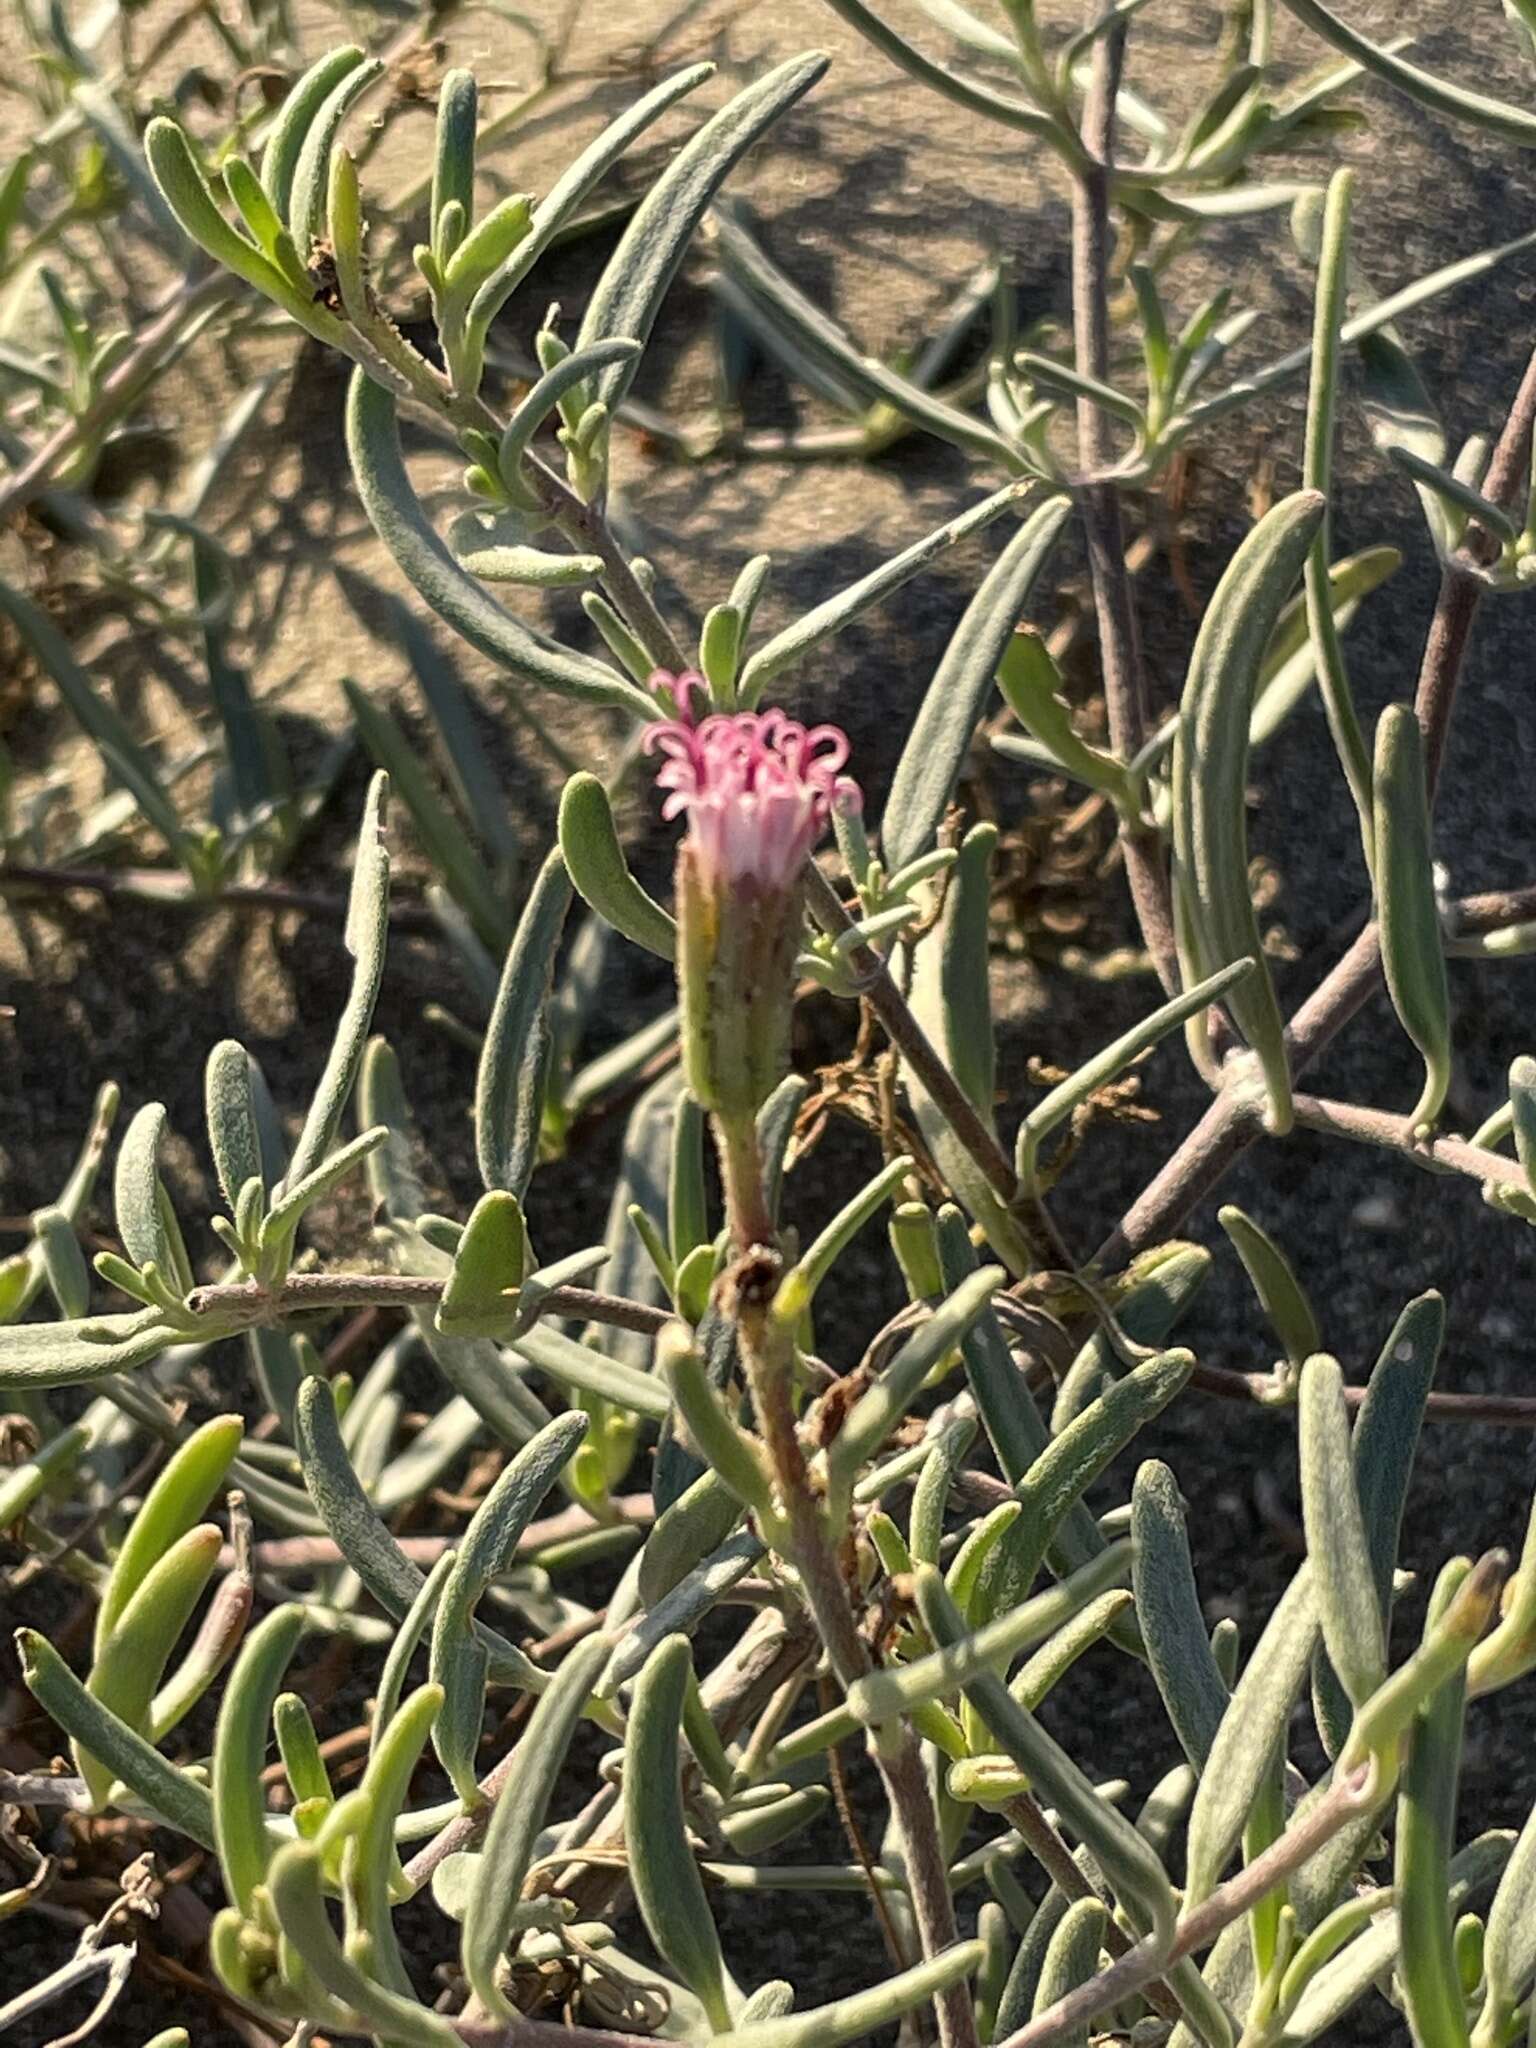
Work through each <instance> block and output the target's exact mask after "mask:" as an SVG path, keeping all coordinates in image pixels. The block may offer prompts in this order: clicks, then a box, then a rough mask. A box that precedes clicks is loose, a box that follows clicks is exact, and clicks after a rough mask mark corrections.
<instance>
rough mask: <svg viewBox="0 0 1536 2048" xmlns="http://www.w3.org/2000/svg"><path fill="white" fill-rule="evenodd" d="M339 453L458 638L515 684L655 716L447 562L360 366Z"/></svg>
mask: <svg viewBox="0 0 1536 2048" xmlns="http://www.w3.org/2000/svg"><path fill="white" fill-rule="evenodd" d="M347 450H348V453H349V454H350V456H351V458H352V470H353V474H354V475H355V477H356V478H357V487H358V491H359V494H360V495H361V497H362V500H363V508H364V510H365V511H366V512H367V514H368V517H369V519H370V520H371V521H372V523H373V526H374V528H375V530H376V531H377V533H378V535H379V538H380V539H381V540H382V541H383V543H384V545H385V546H386V547H387V548H388V549H389V552H390V554H391V555H392V556H393V557H394V559H395V563H396V565H397V567H398V568H399V569H400V570H401V571H402V573H403V574H404V575H405V577H406V579H407V581H408V582H410V583H411V584H412V585H413V586H414V588H415V589H416V590H417V591H418V592H419V593H420V595H421V597H422V598H423V599H424V600H425V601H426V603H427V604H428V605H430V606H431V608H432V610H433V611H434V612H436V613H437V615H438V617H439V618H441V619H444V620H446V621H447V623H448V624H449V625H450V626H452V627H453V629H454V631H455V632H456V633H458V634H459V635H460V637H461V638H463V639H465V640H467V641H468V642H469V644H470V646H471V647H474V648H477V649H478V650H479V651H480V653H482V654H486V655H489V656H490V658H491V660H492V661H495V662H498V663H499V664H500V665H501V666H502V667H503V668H505V669H508V670H510V671H511V673H512V674H513V675H514V676H516V677H517V678H518V679H519V680H520V681H522V682H525V683H537V684H539V685H541V686H542V687H543V688H545V689H549V690H555V691H558V692H559V693H560V694H561V695H563V696H567V697H579V698H583V699H585V700H586V701H587V702H589V703H595V704H616V705H619V706H620V707H622V708H623V709H624V710H626V711H628V712H629V714H630V716H631V717H635V718H644V719H649V718H651V717H653V716H654V714H655V708H656V707H655V705H654V704H653V703H652V701H651V699H650V698H649V697H647V696H645V694H644V693H643V691H641V690H639V689H637V688H636V687H635V686H634V685H633V684H632V683H629V682H626V681H625V680H624V678H623V677H622V676H620V675H618V674H616V673H615V671H614V670H612V669H611V668H608V667H606V666H605V665H604V664H603V663H602V662H600V661H593V660H591V659H590V658H589V657H588V656H587V655H584V654H577V653H574V652H573V651H572V650H571V649H570V648H568V647H560V646H558V645H556V643H555V642H554V641H552V640H549V639H547V638H546V637H545V635H543V634H542V633H538V632H536V631H535V630H534V629H533V627H531V626H527V625H525V624H524V623H523V622H522V621H521V620H520V619H517V618H514V617H513V615H512V614H511V613H510V612H509V611H506V610H505V609H504V608H503V607H502V606H501V605H499V604H497V602H496V601H495V599H494V598H492V597H490V596H489V595H487V593H486V592H485V591H484V590H483V589H482V588H481V587H480V585H479V584H478V583H477V582H476V581H475V579H474V577H473V576H471V575H469V574H468V572H467V571H466V570H464V569H461V568H460V566H459V564H458V563H457V562H456V561H455V560H454V558H453V556H452V554H451V553H450V552H449V550H448V548H447V547H446V546H445V545H444V544H443V542H442V541H441V540H440V539H439V538H438V536H437V534H436V532H435V531H434V530H433V528H432V527H431V525H430V524H429V523H428V520H427V516H426V514H425V512H423V510H422V508H421V501H420V500H419V499H418V497H417V496H416V492H415V489H414V487H413V486H412V483H411V480H410V477H409V475H408V473H407V471H406V467H405V462H404V459H403V457H402V456H401V453H400V440H399V433H398V430H397V427H396V406H395V400H394V398H393V396H392V395H391V394H390V393H389V392H388V391H386V390H384V388H383V387H382V385H378V384H375V383H374V382H373V380H372V379H371V378H370V377H368V376H366V375H365V374H364V373H363V371H361V370H358V371H356V372H355V373H354V375H353V378H352V382H351V384H350V385H349V387H348V393H347Z"/></svg>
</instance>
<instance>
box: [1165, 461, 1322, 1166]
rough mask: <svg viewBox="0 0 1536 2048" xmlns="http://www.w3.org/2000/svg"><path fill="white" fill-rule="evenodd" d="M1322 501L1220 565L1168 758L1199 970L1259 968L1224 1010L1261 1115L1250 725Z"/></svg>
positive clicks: (1260, 534)
mask: <svg viewBox="0 0 1536 2048" xmlns="http://www.w3.org/2000/svg"><path fill="white" fill-rule="evenodd" d="M1322 516H1323V500H1322V499H1321V498H1320V497H1318V496H1317V495H1316V493H1308V492H1297V493H1296V494H1295V495H1294V496H1292V497H1289V498H1285V499H1282V500H1281V502H1280V503H1279V504H1278V505H1276V506H1275V507H1274V508H1273V509H1272V510H1271V511H1269V512H1268V513H1266V514H1265V516H1264V518H1263V519H1261V520H1260V521H1259V523H1258V525H1257V526H1256V527H1255V528H1254V529H1253V531H1252V533H1250V534H1249V535H1248V537H1247V539H1246V540H1245V541H1244V542H1243V543H1242V545H1241V546H1240V547H1239V548H1238V550H1237V552H1236V554H1235V555H1234V556H1233V557H1232V560H1231V561H1230V562H1229V563H1228V565H1227V567H1226V570H1225V571H1224V573H1223V575H1222V577H1221V580H1220V582H1219V583H1218V584H1217V586H1216V590H1215V593H1214V594H1213V596H1212V598H1211V601H1210V604H1209V605H1208V606H1207V607H1206V612H1205V617H1204V619H1203V620H1202V621H1201V625H1200V632H1199V635H1198V636H1197V638H1196V641H1195V646H1194V651H1193V653H1192V654H1191V656H1190V662H1189V670H1188V673H1187V675H1186V677H1185V681H1184V693H1183V698H1182V701H1181V704H1180V709H1179V730H1178V737H1177V738H1176V740H1175V742H1174V755H1173V847H1174V861H1175V866H1176V872H1177V878H1178V882H1179V886H1180V888H1181V890H1182V892H1183V894H1184V900H1185V903H1186V907H1187V915H1188V920H1189V926H1190V938H1191V944H1192V951H1193V955H1194V957H1193V960H1192V962H1191V967H1192V971H1193V973H1194V974H1195V976H1196V977H1197V978H1199V979H1202V980H1203V979H1204V978H1205V977H1206V976H1207V975H1210V974H1214V973H1215V972H1216V971H1217V969H1218V968H1221V967H1227V966H1230V965H1231V964H1232V962H1233V961H1235V960H1239V959H1244V958H1246V959H1251V960H1252V961H1253V962H1254V963H1255V967H1256V970H1257V971H1256V972H1255V973H1254V974H1252V975H1251V976H1250V977H1249V978H1248V980H1247V981H1246V982H1245V983H1243V984H1241V985H1240V986H1239V987H1238V988H1237V989H1235V990H1234V991H1233V992H1232V995H1231V997H1230V999H1229V1007H1230V1009H1231V1012H1232V1016H1233V1018H1234V1020H1235V1022H1236V1023H1237V1025H1238V1028H1239V1029H1240V1030H1241V1031H1242V1033H1243V1034H1244V1036H1245V1037H1246V1038H1247V1040H1248V1042H1249V1044H1250V1045H1251V1046H1252V1047H1253V1048H1254V1051H1255V1052H1256V1054H1257V1055H1258V1058H1259V1062H1260V1065H1261V1067H1262V1069H1263V1073H1264V1079H1265V1083H1266V1086H1267V1089H1268V1093H1269V1105H1270V1106H1269V1118H1270V1122H1271V1123H1272V1125H1273V1126H1274V1128H1275V1129H1276V1130H1278V1131H1284V1130H1286V1129H1288V1128H1289V1126H1290V1122H1291V1092H1290V1072H1289V1067H1288V1064H1287V1060H1286V1053H1285V1043H1284V1034H1283V1026H1282V1022H1281V1017H1280V1010H1279V1005H1278V1003H1277V1002H1276V1000H1275V991H1274V985H1273V983H1272V982H1271V980H1270V976H1269V967H1268V963H1267V962H1266V960H1265V957H1264V950H1263V943H1262V940H1261V939H1260V936H1259V928H1258V921H1257V919H1256V917H1255V916H1254V910H1253V900H1252V897H1251V895H1250V893H1249V884H1248V824H1247V812H1246V803H1247V772H1248V727H1249V720H1250V717H1251V715H1252V710H1253V698H1254V692H1255V689H1256V687H1257V684H1258V678H1259V671H1260V667H1261V664H1262V662H1263V658H1264V650H1265V647H1266V646H1267V645H1268V642H1269V638H1270V635H1271V633H1272V632H1273V631H1274V628H1275V624H1276V622H1277V620H1278V619H1279V616H1280V610H1281V607H1282V605H1283V604H1284V602H1285V600H1286V598H1287V596H1289V594H1290V591H1291V588H1292V586H1293V585H1294V583H1295V581H1296V579H1297V577H1298V575H1299V574H1300V573H1301V568H1302V564H1303V563H1304V561H1305V560H1306V556H1307V550H1308V548H1309V547H1310V546H1311V544H1312V537H1313V535H1314V534H1315V533H1316V531H1317V528H1318V524H1319V522H1320V520H1321V519H1322Z"/></svg>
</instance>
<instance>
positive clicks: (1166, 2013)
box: [1003, 1792, 1184, 2023]
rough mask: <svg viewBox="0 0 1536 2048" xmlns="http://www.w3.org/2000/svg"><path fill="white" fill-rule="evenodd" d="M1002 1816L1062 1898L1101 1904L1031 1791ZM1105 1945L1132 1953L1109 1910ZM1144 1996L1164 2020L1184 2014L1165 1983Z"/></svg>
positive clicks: (1114, 1952) (1112, 1951) (1114, 1951)
mask: <svg viewBox="0 0 1536 2048" xmlns="http://www.w3.org/2000/svg"><path fill="white" fill-rule="evenodd" d="M1003 1815H1004V1818H1005V1819H1007V1820H1009V1821H1011V1822H1012V1823H1013V1825H1014V1827H1015V1828H1016V1829H1017V1830H1018V1834H1019V1839H1020V1840H1021V1841H1022V1842H1023V1844H1024V1846H1025V1847H1026V1848H1027V1849H1028V1850H1029V1853H1030V1854H1031V1855H1032V1856H1033V1857H1034V1859H1035V1861H1036V1862H1037V1863H1038V1864H1039V1865H1040V1868H1041V1869H1042V1870H1043V1871H1044V1872H1045V1874H1046V1876H1047V1877H1048V1878H1049V1879H1050V1880H1051V1882H1052V1884H1054V1885H1055V1887H1056V1889H1057V1890H1058V1891H1059V1892H1060V1893H1061V1895H1062V1897H1063V1898H1065V1899H1101V1903H1102V1898H1101V1894H1100V1893H1099V1891H1098V1890H1097V1888H1096V1887H1095V1886H1094V1885H1093V1884H1092V1883H1090V1881H1089V1880H1088V1878H1087V1877H1085V1876H1084V1874H1083V1872H1082V1870H1081V1869H1080V1868H1079V1867H1078V1862H1077V1858H1076V1857H1075V1856H1074V1855H1073V1854H1072V1851H1071V1850H1070V1849H1069V1848H1068V1847H1067V1845H1066V1843H1065V1842H1064V1841H1063V1840H1062V1838H1061V1836H1060V1835H1059V1834H1058V1833H1057V1831H1056V1829H1055V1827H1054V1826H1053V1825H1052V1822H1051V1817H1050V1815H1049V1814H1048V1813H1047V1812H1046V1811H1045V1809H1044V1808H1043V1807H1042V1806H1041V1804H1040V1802H1039V1800H1038V1799H1036V1798H1035V1796H1034V1794H1033V1793H1032V1792H1021V1793H1019V1794H1018V1796H1017V1797H1016V1798H1013V1799H1010V1800H1009V1801H1008V1804H1007V1805H1006V1806H1005V1807H1004V1809H1003ZM1104 1946H1105V1947H1106V1948H1107V1949H1108V1950H1109V1952H1110V1954H1111V1955H1114V1956H1124V1955H1129V1954H1130V1952H1131V1938H1130V1936H1129V1935H1128V1934H1127V1933H1126V1932H1125V1929H1124V1928H1123V1927H1121V1925H1120V1923H1119V1922H1118V1921H1117V1920H1116V1919H1115V1918H1114V1915H1113V1911H1112V1910H1111V1911H1110V1913H1109V1916H1108V1918H1107V1919H1106V1920H1105V1923H1104ZM1144 1995H1145V1997H1146V2001H1147V2003H1148V2005H1150V2006H1151V2007H1152V2009H1153V2011H1154V2012H1158V2013H1161V2014H1162V2016H1163V2018H1164V2019H1165V2020H1172V2021H1174V2022H1175V2023H1177V2022H1178V2021H1179V2020H1181V2019H1182V2018H1183V2017H1184V2009H1183V2007H1182V2006H1181V2005H1180V2004H1179V2001H1178V2000H1177V1999H1176V1998H1175V1997H1174V1995H1173V1993H1172V1992H1171V1991H1170V1990H1169V1989H1168V1986H1167V1985H1166V1984H1164V1983H1162V1982H1159V1981H1154V1982H1153V1983H1151V1984H1149V1985H1148V1986H1147V1988H1146V1991H1145V1994H1144Z"/></svg>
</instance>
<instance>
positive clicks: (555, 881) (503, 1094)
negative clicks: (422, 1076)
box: [475, 849, 571, 1200]
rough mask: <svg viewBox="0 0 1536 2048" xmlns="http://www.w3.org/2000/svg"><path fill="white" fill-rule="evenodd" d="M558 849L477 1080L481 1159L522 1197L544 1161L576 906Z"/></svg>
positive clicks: (508, 975)
mask: <svg viewBox="0 0 1536 2048" xmlns="http://www.w3.org/2000/svg"><path fill="white" fill-rule="evenodd" d="M570 902H571V883H570V877H569V876H568V875H567V874H566V871H565V863H564V862H563V861H562V859H561V858H560V854H559V851H558V849H557V850H556V851H554V852H552V853H551V854H550V855H549V856H548V858H547V859H546V860H545V862H544V865H543V867H541V868H540V870H539V873H538V878H537V880H536V881H535V882H534V885H533V888H532V890H531V891H530V892H529V896H528V901H527V902H526V903H525V904H524V906H523V914H522V916H521V917H520V918H519V919H518V921H517V931H516V933H515V934H514V936H513V939H512V944H511V945H510V946H509V947H508V949H507V957H506V961H505V963H504V965H503V967H502V971H501V985H500V987H499V988H498V989H497V992H496V1003H495V1007H494V1008H493V1010H492V1011H491V1021H490V1023H489V1025H488V1026H487V1027H486V1034H485V1045H484V1048H483V1050H482V1052H481V1054H480V1067H479V1072H478V1074H477V1076H476V1080H475V1157H476V1160H477V1161H478V1163H479V1167H480V1178H481V1181H482V1183H483V1184H484V1185H485V1186H486V1187H487V1188H508V1189H510V1190H511V1192H512V1193H513V1194H515V1195H516V1196H517V1197H518V1198H519V1200H521V1198H522V1196H523V1195H524V1194H525V1193H526V1191H527V1187H528V1180H529V1176H530V1175H531V1174H532V1172H533V1169H534V1165H535V1164H536V1162H537V1158H538V1145H539V1128H540V1124H541V1121H542V1118H543V1114H544V1087H545V1078H546V1073H547V1068H548V1062H549V1023H548V1015H547V1013H548V1009H549V991H550V985H551V983H552V981H553V979H554V972H555V956H556V953H557V952H558V950H559V945H560V935H561V933H562V931H563V930H564V928H565V914H566V911H567V910H568V909H569V908H570Z"/></svg>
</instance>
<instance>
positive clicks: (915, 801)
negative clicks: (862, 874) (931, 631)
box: [881, 498, 1071, 871]
mask: <svg viewBox="0 0 1536 2048" xmlns="http://www.w3.org/2000/svg"><path fill="white" fill-rule="evenodd" d="M1070 511H1071V504H1070V502H1069V500H1067V499H1065V498H1049V499H1047V500H1046V502H1045V503H1044V504H1043V505H1040V506H1039V507H1037V508H1036V510H1035V511H1034V512H1032V513H1031V514H1030V516H1029V518H1028V519H1026V520H1025V522H1024V524H1023V525H1022V526H1021V527H1020V528H1019V530H1018V531H1017V533H1015V534H1014V535H1013V536H1012V538H1011V539H1010V540H1009V541H1008V543H1007V545H1006V546H1005V547H1004V549H1003V552H1002V553H1001V555H999V557H998V559H997V561H996V562H995V563H994V564H993V566H992V568H991V569H990V570H989V571H988V573H987V574H986V576H985V577H983V579H982V581H981V584H980V586H979V588H978V589H977V592H976V595H975V596H974V597H973V598H972V599H971V602H970V604H969V605H968V606H967V607H966V610H965V612H964V614H963V616H962V617H961V619H960V622H959V624H958V625H957V626H956V628H955V631H954V633H953V635H952V636H951V638H950V642H949V645H948V646H947V647H946V648H945V650H944V653H943V656H942V658H941V659H940V662H939V665H938V667H937V669H935V671H934V674H933V680H932V681H931V682H930V683H929V685H928V689H927V692H926V694H925V695H924V698H923V701H922V704H921V705H920V706H919V707H918V712H917V716H916V718H915V719H914V720H913V722H912V730H911V732H910V733H909V734H908V736H907V743H906V745H905V746H904V747H903V749H902V754H901V759H900V761H899V762H898V763H897V766H896V774H895V778H894V780H893V781H892V784H891V793H890V795H889V797H888V798H887V799H886V806H885V814H884V817H883V819H882V821H881V842H882V846H883V849H884V853H885V860H886V865H887V867H888V868H890V869H891V870H893V871H894V870H895V869H897V868H900V867H904V866H905V865H906V863H907V862H908V861H911V860H916V859H917V857H918V855H919V854H922V853H926V852H927V850H928V848H929V846H930V845H931V844H932V842H933V835H934V833H935V832H936V831H937V830H938V827H939V823H940V821H941V820H942V818H943V816H944V812H945V809H946V807H947V805H948V803H949V800H950V797H951V796H952V795H953V793H954V787H955V783H956V781H957V780H958V778H959V774H960V770H961V767H962V766H963V765H964V761H965V756H966V752H967V750H968V749H969V747H970V744H971V737H972V735H973V733H974V732H975V729H976V721H977V719H978V718H979V717H980V716H981V711H982V706H983V705H984V704H985V702H986V699H987V693H988V691H989V690H990V689H991V687H992V680H993V677H994V676H995V675H996V673H997V667H998V663H999V662H1000V661H1001V660H1002V658H1003V653H1004V651H1005V649H1006V648H1007V645H1008V642H1009V639H1010V638H1011V637H1012V634H1013V630H1014V628H1015V626H1017V625H1018V623H1019V615H1020V613H1021V612H1022V611H1023V609H1024V607H1025V605H1026V604H1027V603H1028V602H1029V595H1030V592H1031V590H1032V589H1033V588H1034V584H1035V580H1036V578H1037V577H1038V576H1039V575H1040V572H1041V571H1042V570H1043V569H1044V567H1045V565H1046V562H1047V561H1048V560H1049V558H1050V553H1051V549H1052V548H1053V547H1054V545H1055V543H1056V538H1057V535H1058V534H1059V533H1060V531H1061V529H1062V526H1063V525H1064V524H1065V522H1066V519H1067V515H1068V513H1069V512H1070Z"/></svg>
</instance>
